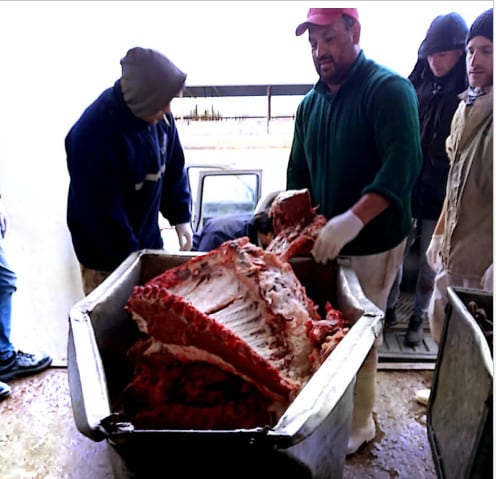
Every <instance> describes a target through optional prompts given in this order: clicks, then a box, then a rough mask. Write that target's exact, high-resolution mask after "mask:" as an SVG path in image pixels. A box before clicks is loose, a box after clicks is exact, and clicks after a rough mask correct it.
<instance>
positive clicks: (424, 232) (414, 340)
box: [405, 220, 436, 347]
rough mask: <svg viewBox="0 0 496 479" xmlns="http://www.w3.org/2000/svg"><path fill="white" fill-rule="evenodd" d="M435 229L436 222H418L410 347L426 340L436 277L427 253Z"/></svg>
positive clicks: (409, 335)
mask: <svg viewBox="0 0 496 479" xmlns="http://www.w3.org/2000/svg"><path fill="white" fill-rule="evenodd" d="M435 227H436V221H435V220H419V221H418V230H419V236H418V238H419V266H418V272H417V282H416V285H415V296H414V299H413V309H412V315H411V317H410V319H409V321H408V328H407V332H406V335H405V344H406V345H407V346H410V347H414V346H417V345H418V344H420V343H421V342H422V340H423V339H424V319H425V316H426V313H427V309H428V307H429V301H430V299H431V296H432V288H433V284H434V277H435V272H434V271H433V270H432V269H431V267H430V266H429V264H428V263H427V258H426V256H425V252H426V251H427V248H428V247H429V243H430V241H431V238H432V234H433V232H434V228H435Z"/></svg>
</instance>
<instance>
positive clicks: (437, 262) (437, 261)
mask: <svg viewBox="0 0 496 479" xmlns="http://www.w3.org/2000/svg"><path fill="white" fill-rule="evenodd" d="M442 239H443V235H432V238H431V242H430V243H429V247H428V248H427V251H426V252H425V258H426V259H427V264H428V265H429V266H430V267H431V269H432V270H433V271H437V270H438V269H439V267H440V266H441V242H442Z"/></svg>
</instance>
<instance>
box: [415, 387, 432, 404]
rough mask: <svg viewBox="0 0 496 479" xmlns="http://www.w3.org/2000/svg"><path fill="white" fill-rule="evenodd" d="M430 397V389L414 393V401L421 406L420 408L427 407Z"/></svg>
mask: <svg viewBox="0 0 496 479" xmlns="http://www.w3.org/2000/svg"><path fill="white" fill-rule="evenodd" d="M430 395H431V390H430V389H420V390H418V391H417V392H416V393H415V400H416V401H417V402H418V403H420V404H422V406H427V405H428V404H429V397H430Z"/></svg>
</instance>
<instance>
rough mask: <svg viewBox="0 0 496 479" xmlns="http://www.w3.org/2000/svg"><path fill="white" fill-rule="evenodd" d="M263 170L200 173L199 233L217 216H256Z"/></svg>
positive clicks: (198, 198) (197, 217)
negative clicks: (205, 224)
mask: <svg viewBox="0 0 496 479" xmlns="http://www.w3.org/2000/svg"><path fill="white" fill-rule="evenodd" d="M261 176H262V172H261V170H246V171H240V170H232V171H210V172H200V173H199V185H198V193H197V196H196V197H197V206H198V209H197V211H198V214H197V215H196V223H195V225H194V226H195V229H196V230H198V229H200V228H201V226H203V224H204V223H205V221H206V220H208V219H209V218H213V217H215V216H220V215H226V214H234V213H253V212H254V211H255V208H256V206H257V203H258V201H259V199H260V192H261V181H262V180H261Z"/></svg>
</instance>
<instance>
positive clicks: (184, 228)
mask: <svg viewBox="0 0 496 479" xmlns="http://www.w3.org/2000/svg"><path fill="white" fill-rule="evenodd" d="M174 228H175V229H176V234H177V239H178V240H179V249H180V251H190V250H191V246H192V245H193V230H192V229H191V225H190V224H189V223H180V224H178V225H176V226H175V227H174Z"/></svg>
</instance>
